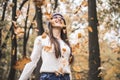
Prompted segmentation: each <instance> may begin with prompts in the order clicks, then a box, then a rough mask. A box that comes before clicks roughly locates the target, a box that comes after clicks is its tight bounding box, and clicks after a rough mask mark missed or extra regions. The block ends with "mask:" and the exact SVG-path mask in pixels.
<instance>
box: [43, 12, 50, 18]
mask: <svg viewBox="0 0 120 80" xmlns="http://www.w3.org/2000/svg"><path fill="white" fill-rule="evenodd" d="M44 15H45V16H46V18H47V20H50V19H51V17H52V15H51V14H50V13H48V12H45V13H44Z"/></svg>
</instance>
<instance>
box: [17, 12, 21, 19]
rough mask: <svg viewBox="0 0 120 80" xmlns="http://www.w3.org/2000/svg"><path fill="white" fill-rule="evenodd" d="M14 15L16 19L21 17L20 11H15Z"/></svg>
mask: <svg viewBox="0 0 120 80" xmlns="http://www.w3.org/2000/svg"><path fill="white" fill-rule="evenodd" d="M16 15H17V16H16V17H17V18H18V17H19V16H20V15H21V11H20V10H17V11H16Z"/></svg>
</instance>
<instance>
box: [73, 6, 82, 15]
mask: <svg viewBox="0 0 120 80" xmlns="http://www.w3.org/2000/svg"><path fill="white" fill-rule="evenodd" d="M80 8H81V6H78V7H77V8H76V9H75V10H74V14H77V13H78V11H79V10H80Z"/></svg>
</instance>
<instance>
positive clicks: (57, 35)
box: [53, 28, 61, 39]
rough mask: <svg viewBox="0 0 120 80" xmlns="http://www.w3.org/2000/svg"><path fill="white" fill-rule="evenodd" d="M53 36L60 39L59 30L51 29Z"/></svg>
mask: <svg viewBox="0 0 120 80" xmlns="http://www.w3.org/2000/svg"><path fill="white" fill-rule="evenodd" d="M53 36H54V37H55V38H57V39H61V30H60V29H58V28H53Z"/></svg>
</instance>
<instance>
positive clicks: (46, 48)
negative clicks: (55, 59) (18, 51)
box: [44, 46, 52, 52]
mask: <svg viewBox="0 0 120 80" xmlns="http://www.w3.org/2000/svg"><path fill="white" fill-rule="evenodd" d="M51 49H52V47H51V46H44V50H45V51H46V52H48V51H50V50H51Z"/></svg>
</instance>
